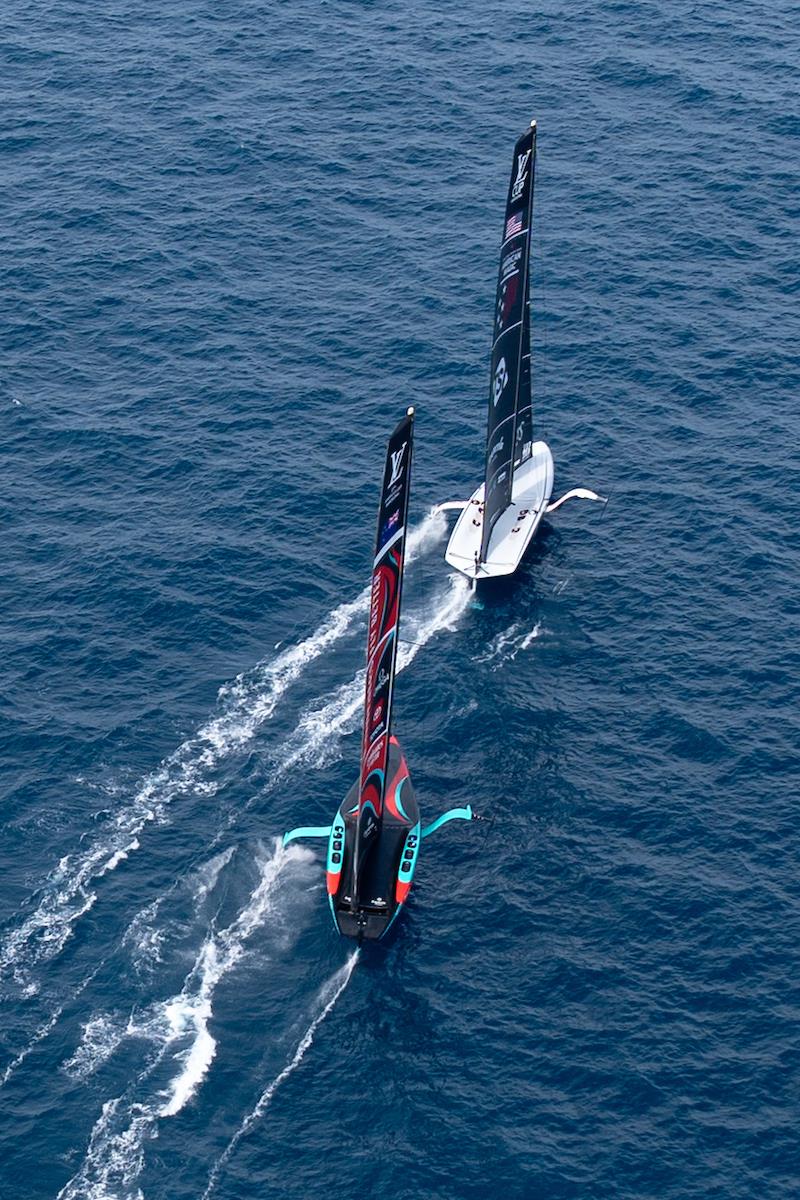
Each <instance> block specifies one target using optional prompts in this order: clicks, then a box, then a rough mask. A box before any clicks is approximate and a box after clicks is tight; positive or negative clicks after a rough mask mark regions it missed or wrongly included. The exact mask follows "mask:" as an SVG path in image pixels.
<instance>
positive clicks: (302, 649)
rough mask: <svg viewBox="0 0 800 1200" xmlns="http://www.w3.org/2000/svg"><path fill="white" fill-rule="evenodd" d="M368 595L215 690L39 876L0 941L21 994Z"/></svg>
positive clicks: (430, 525) (434, 530)
mask: <svg viewBox="0 0 800 1200" xmlns="http://www.w3.org/2000/svg"><path fill="white" fill-rule="evenodd" d="M445 528H446V525H445V520H444V517H443V516H442V514H441V513H435V512H431V513H429V514H428V516H427V517H425V518H424V520H423V521H422V522H421V523H420V525H419V526H417V527H416V528H414V529H412V530H411V531H410V533H409V537H408V552H407V562H411V561H413V559H414V558H416V557H417V556H418V555H419V554H420V553H422V552H423V551H425V550H426V549H428V548H429V547H430V545H431V544H433V543H434V542H436V541H437V540H438V539H439V538H440V537H441V536H442V534H443V532H444V530H445ZM369 595H370V588H369V586H367V587H365V588H363V589H362V591H361V592H359V594H358V596H356V598H355V599H354V600H349V601H347V602H345V603H343V604H340V605H338V607H337V608H335V609H334V610H333V611H332V612H331V613H329V614H328V616H327V617H326V618H325V619H324V620H323V622H322V623H321V624H320V625H319V627H318V628H317V629H316V630H315V632H314V633H313V634H311V635H310V637H308V638H306V639H305V640H304V641H302V642H300V643H298V644H297V645H294V646H291V647H289V648H287V649H286V650H284V651H283V652H282V653H281V654H279V655H278V656H277V658H275V659H273V660H271V661H269V662H266V663H260V664H258V665H257V666H256V667H254V668H252V669H251V670H250V671H247V672H244V673H243V674H241V675H239V676H237V678H236V679H235V680H234V681H233V682H232V683H230V684H225V685H224V686H223V687H222V688H220V691H219V698H218V702H219V705H220V707H221V708H222V711H221V712H220V713H219V715H217V716H215V717H214V718H212V719H211V720H209V721H207V722H206V723H205V724H204V725H202V726H201V727H200V728H199V729H198V730H197V732H196V733H195V734H194V735H193V736H192V737H191V738H189V739H187V740H186V741H185V742H183V743H182V744H181V745H180V746H179V747H178V748H177V750H175V751H173V753H172V754H171V755H169V757H168V758H166V759H165V760H164V761H163V762H162V763H161V765H160V766H159V767H158V768H157V769H156V770H155V771H153V772H152V773H151V774H149V775H147V776H145V778H144V779H143V780H142V782H141V783H140V784H139V786H138V788H137V789H136V791H135V793H134V796H133V798H132V800H131V801H130V803H129V804H127V805H126V806H125V807H123V808H122V809H120V810H119V811H118V812H117V813H116V814H115V815H114V816H113V817H112V819H111V820H110V822H109V823H108V825H107V826H106V827H105V829H104V831H103V833H102V835H101V836H99V837H97V838H96V839H95V840H94V841H93V842H92V844H91V845H90V846H89V847H88V849H86V850H84V851H83V852H81V853H75V854H67V855H65V856H64V857H63V858H62V859H61V860H60V862H59V863H58V866H57V867H56V869H55V870H54V871H53V873H52V874H51V875H50V876H48V877H47V879H46V880H45V881H44V882H43V884H42V885H41V887H40V889H38V890H39V891H40V892H41V893H42V895H41V898H40V899H39V902H38V904H37V905H36V908H35V909H34V911H33V912H32V913H30V915H29V916H27V917H26V918H25V919H24V920H23V921H22V922H21V923H20V924H19V925H18V926H16V927H15V928H12V929H11V930H10V931H9V932H8V933H7V935H6V936H5V938H4V940H3V942H2V945H0V978H2V977H3V976H4V975H5V976H9V975H10V976H11V977H12V978H14V979H16V981H17V982H19V983H25V984H27V993H28V994H32V993H33V992H35V991H36V985H31V984H29V983H28V981H27V980H26V979H25V975H24V973H25V972H26V971H29V970H30V969H31V968H32V967H35V966H37V965H39V964H41V963H46V962H49V961H50V960H52V959H53V958H55V957H56V956H57V955H58V954H59V953H60V952H61V950H62V949H63V948H64V946H65V944H66V942H67V941H68V940H69V938H70V937H71V936H72V933H73V930H74V928H75V926H76V924H77V923H78V921H79V920H80V918H81V917H82V916H84V915H85V914H86V913H87V912H89V910H90V909H91V908H92V907H93V905H94V903H95V901H96V900H97V892H96V891H95V890H94V887H93V885H94V883H95V882H96V881H97V880H98V879H100V878H101V877H102V876H104V875H107V874H109V873H110V872H111V871H114V870H115V869H116V868H117V866H119V864H120V863H121V862H123V861H124V860H125V859H126V858H128V856H129V855H130V854H132V853H134V852H135V851H137V850H139V849H140V846H141V843H140V841H139V835H140V834H141V833H142V831H143V829H144V828H145V827H146V826H147V825H148V824H150V823H153V822H163V821H165V820H166V819H167V813H168V809H169V807H170V805H171V804H172V803H173V801H174V800H175V799H176V798H177V797H179V796H186V795H192V794H193V795H207V796H211V795H214V793H215V792H216V790H217V787H218V784H216V783H215V782H214V781H213V780H211V779H209V775H210V773H211V772H212V771H213V770H214V769H215V768H217V767H218V766H219V765H220V764H221V763H222V762H223V761H224V760H225V759H226V758H228V757H229V756H230V755H231V754H233V753H235V752H237V751H240V750H242V749H243V747H245V746H246V745H247V743H248V742H249V741H251V740H252V738H253V737H254V735H255V733H256V732H257V730H258V729H259V728H260V727H261V726H262V725H263V724H264V723H265V722H266V721H268V720H269V719H270V718H271V717H272V716H273V714H274V713H275V710H276V708H277V707H278V704H279V703H280V701H281V699H282V697H283V696H284V695H285V693H286V692H287V691H288V689H289V688H290V687H291V686H292V685H293V684H294V683H296V682H297V680H298V679H299V678H300V677H301V676H302V675H303V673H304V672H305V671H306V669H307V668H308V667H309V666H310V664H311V663H313V662H314V661H315V660H316V659H318V658H319V657H320V656H321V655H322V654H324V653H325V651H326V650H328V649H329V648H330V647H331V646H332V645H334V643H335V642H337V641H338V640H339V639H341V638H342V637H344V636H345V635H346V634H347V633H348V632H349V631H350V629H351V628H352V626H353V624H354V622H355V621H356V620H357V619H358V618H359V617H361V616H363V615H365V614H366V612H367V608H368V605H369ZM35 894H36V893H34V895H35ZM31 899H32V898H31Z"/></svg>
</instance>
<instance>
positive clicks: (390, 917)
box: [330, 738, 419, 942]
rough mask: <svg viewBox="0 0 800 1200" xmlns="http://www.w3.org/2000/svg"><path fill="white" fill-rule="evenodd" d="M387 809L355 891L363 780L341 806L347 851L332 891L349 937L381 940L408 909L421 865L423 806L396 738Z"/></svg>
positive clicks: (335, 916)
mask: <svg viewBox="0 0 800 1200" xmlns="http://www.w3.org/2000/svg"><path fill="white" fill-rule="evenodd" d="M387 765H388V770H387V785H386V789H385V800H384V813H383V821H382V823H381V830H380V834H379V836H378V837H377V838H376V839H375V841H374V843H373V844H372V845H371V846H370V849H369V852H368V854H367V857H366V859H365V861H364V863H363V865H362V867H361V871H360V872H359V878H358V894H357V895H355V896H353V895H352V855H353V845H354V842H355V834H356V811H357V806H358V783H355V784H354V785H353V787H352V788H351V789H350V791H349V792H348V793H347V796H346V797H345V799H344V800H343V801H342V804H341V806H340V808H339V814H338V818H340V819H341V820H342V821H344V828H345V835H344V852H343V861H342V870H341V874H340V876H339V879H340V883H339V886H338V888H337V890H336V892H335V893H332V894H330V903H331V910H332V912H333V919H334V921H335V922H336V926H337V928H338V930H339V932H340V933H341V934H342V935H343V936H344V937H352V938H356V939H357V940H358V941H359V942H361V941H377V940H378V939H380V938H382V937H383V936H384V934H385V933H386V932H387V931H388V929H389V927H390V926H391V925H392V924H393V923H394V921H395V919H396V917H397V916H398V913H399V910H400V909H401V908H402V907H403V904H404V903H405V900H406V897H407V895H408V892H409V889H410V887H411V880H412V878H413V874H414V867H415V866H416V857H417V851H418V848H419V809H418V807H417V799H416V796H415V794H414V789H413V787H412V784H411V779H410V777H409V773H408V767H407V766H406V762H405V759H404V757H403V753H402V751H401V749H400V747H399V745H398V743H397V741H396V739H395V738H392V739H391V743H390V748H389V761H388V764H387Z"/></svg>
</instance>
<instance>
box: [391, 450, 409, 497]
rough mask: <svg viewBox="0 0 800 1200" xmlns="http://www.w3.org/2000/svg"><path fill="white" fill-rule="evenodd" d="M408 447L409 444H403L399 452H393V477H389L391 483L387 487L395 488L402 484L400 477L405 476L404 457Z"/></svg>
mask: <svg viewBox="0 0 800 1200" xmlns="http://www.w3.org/2000/svg"><path fill="white" fill-rule="evenodd" d="M407 445H408V442H403V444H402V446H401V447H400V449H399V450H393V451H392V456H391V460H392V473H391V476H390V477H389V482H388V484H387V487H394V485H395V484H396V483H399V482H400V477H401V476H402V474H403V455H404V454H405V452H406V446H407Z"/></svg>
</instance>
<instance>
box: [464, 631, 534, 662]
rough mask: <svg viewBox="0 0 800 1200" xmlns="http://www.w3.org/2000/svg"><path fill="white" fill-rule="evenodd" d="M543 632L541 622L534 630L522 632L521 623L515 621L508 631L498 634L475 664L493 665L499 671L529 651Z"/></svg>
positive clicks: (475, 659) (475, 658) (475, 660)
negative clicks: (505, 664)
mask: <svg viewBox="0 0 800 1200" xmlns="http://www.w3.org/2000/svg"><path fill="white" fill-rule="evenodd" d="M541 631H542V623H541V621H537V622H536V624H535V625H534V627H533V629H531V630H529V631H527V632H521V631H520V626H519V623H518V622H516V621H514V622H513V623H512V624H511V625H509V627H508V628H507V629H503V630H501V631H500V633H498V634H496V635H495V636H494V637H493V638H492V640H491V642H490V643H489V645H488V646H487V648H486V650H484V652H483V654H478V655H476V656H475V657H474V658H473V660H472V661H473V662H479V663H493V664H494V666H493V667H492V670H495V671H496V670H497V669H498V667H499V666H501V665H502V664H503V663H505V662H513V660H514V659H515V658H516V657H517V655H518V654H519V652H520V651H521V650H527V649H528V648H529V647H530V646H531V644H532V643H533V642H534V641H535V640H536V639H537V638H538V637H539V635H540V634H541Z"/></svg>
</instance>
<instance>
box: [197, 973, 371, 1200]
mask: <svg viewBox="0 0 800 1200" xmlns="http://www.w3.org/2000/svg"><path fill="white" fill-rule="evenodd" d="M357 962H358V950H354V951H353V953H352V954H351V955H350V957H349V958H348V960H347V962H346V963H345V964H344V966H343V967H340V968H339V970H338V971H335V972H334V974H333V975H332V976H331V977H330V979H328V980H326V982H325V983H324V984H323V985H322V987H321V989H320V991H319V994H318V996H317V1001H316V1005H315V1007H316V1009H317V1012H316V1015H315V1016H314V1018H313V1019H312V1021H311V1023H310V1025H309V1026H308V1028H307V1029H306V1031H305V1033H304V1034H303V1036H302V1037H301V1038H300V1041H299V1042H298V1044H297V1048H296V1050H295V1052H294V1054H293V1055H292V1057H291V1058H290V1060H289V1062H288V1063H287V1064H286V1066H285V1067H284V1068H283V1070H282V1071H280V1072H279V1073H278V1074H277V1075H276V1076H275V1078H274V1079H273V1080H272V1081H271V1082H270V1083H268V1084H267V1086H266V1087H265V1088H264V1091H263V1092H262V1093H261V1095H260V1096H259V1098H258V1101H257V1102H256V1105H255V1107H254V1108H253V1109H252V1110H251V1111H250V1112H249V1113H248V1114H247V1116H246V1117H245V1118H244V1120H243V1121H242V1123H241V1125H240V1126H239V1128H238V1129H237V1130H236V1132H235V1133H234V1135H233V1137H232V1138H231V1140H230V1141H229V1142H228V1145H227V1146H226V1147H225V1149H224V1150H223V1152H222V1154H221V1155H220V1156H219V1158H218V1159H217V1161H216V1162H215V1164H214V1166H213V1168H212V1171H211V1174H210V1175H209V1179H208V1185H207V1187H206V1190H205V1191H204V1192H203V1195H202V1198H201V1200H208V1197H209V1196H210V1195H211V1194H212V1192H213V1191H214V1190H215V1189H216V1186H217V1183H218V1182H219V1177H220V1175H221V1174H222V1172H223V1170H224V1168H225V1165H226V1163H227V1162H228V1161H229V1160H230V1158H231V1156H232V1154H233V1153H234V1151H235V1150H236V1147H237V1146H238V1145H239V1142H240V1141H241V1140H242V1138H243V1137H244V1136H245V1135H246V1134H247V1133H248V1132H249V1131H250V1130H251V1129H252V1128H253V1126H254V1125H255V1123H256V1122H257V1121H258V1120H260V1119H261V1117H262V1116H263V1114H264V1112H265V1111H266V1110H267V1108H268V1107H269V1105H270V1104H271V1103H272V1098H273V1096H274V1095H275V1093H276V1092H277V1090H278V1088H279V1087H280V1086H281V1084H282V1083H284V1082H285V1081H286V1080H287V1079H288V1078H289V1076H290V1075H291V1074H292V1072H293V1071H295V1070H296V1069H297V1067H298V1066H299V1065H300V1063H301V1062H302V1060H303V1058H304V1057H305V1055H306V1052H307V1051H308V1049H309V1047H310V1046H311V1043H312V1042H313V1040H314V1035H315V1033H316V1032H317V1030H318V1029H319V1027H320V1025H321V1024H322V1022H323V1021H324V1020H325V1018H326V1017H327V1016H328V1014H329V1013H330V1012H331V1010H332V1009H333V1006H334V1005H335V1004H336V1001H337V1000H338V999H339V997H340V996H341V994H342V992H343V991H344V989H345V988H346V987H347V985H348V983H349V982H350V977H351V976H352V974H353V970H354V968H355V965H356V963H357Z"/></svg>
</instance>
